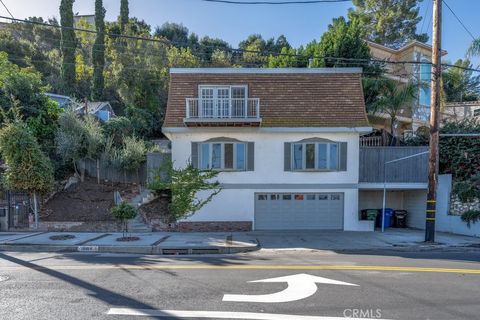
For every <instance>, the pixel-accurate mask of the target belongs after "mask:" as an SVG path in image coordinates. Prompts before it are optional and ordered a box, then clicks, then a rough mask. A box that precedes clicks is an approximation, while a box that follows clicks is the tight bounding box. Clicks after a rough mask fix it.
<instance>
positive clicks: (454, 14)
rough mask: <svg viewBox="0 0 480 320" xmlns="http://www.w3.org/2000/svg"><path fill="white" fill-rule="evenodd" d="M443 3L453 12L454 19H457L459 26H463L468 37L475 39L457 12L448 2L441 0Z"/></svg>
mask: <svg viewBox="0 0 480 320" xmlns="http://www.w3.org/2000/svg"><path fill="white" fill-rule="evenodd" d="M443 3H444V4H445V6H446V7H447V8H448V10H450V12H451V13H452V14H453V16H454V17H455V19H457V21H458V22H459V23H460V24H461V26H462V27H463V29H465V31H467V33H468V34H469V35H470V37H472V39H473V40H477V38H475V36H474V35H473V34H472V33H471V32H470V30H469V29H468V28H467V27H466V26H465V24H464V23H463V22H462V20H461V19H460V18H459V17H458V16H457V14H456V13H455V12H454V11H453V9H452V8H451V7H450V6H449V5H448V3H447V2H446V1H445V0H443Z"/></svg>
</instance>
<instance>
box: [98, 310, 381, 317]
mask: <svg viewBox="0 0 480 320" xmlns="http://www.w3.org/2000/svg"><path fill="white" fill-rule="evenodd" d="M107 314H108V315H116V316H144V317H158V318H172V317H174V318H197V319H198V318H210V319H242V320H344V319H350V318H344V317H320V316H300V315H294V314H276V313H254V312H228V311H183V310H153V309H151V310H150V309H130V308H111V309H110V310H108V312H107ZM357 319H359V320H387V319H371V318H357Z"/></svg>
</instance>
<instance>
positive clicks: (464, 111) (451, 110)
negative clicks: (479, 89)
mask: <svg viewBox="0 0 480 320" xmlns="http://www.w3.org/2000/svg"><path fill="white" fill-rule="evenodd" d="M469 118H477V119H480V101H468V102H448V103H447V104H446V105H445V107H444V110H442V120H447V119H448V120H454V121H461V120H465V119H469Z"/></svg>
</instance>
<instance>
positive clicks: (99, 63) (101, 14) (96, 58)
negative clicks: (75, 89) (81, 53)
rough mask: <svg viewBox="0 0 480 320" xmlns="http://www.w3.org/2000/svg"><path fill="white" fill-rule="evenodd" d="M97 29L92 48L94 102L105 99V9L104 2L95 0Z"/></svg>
mask: <svg viewBox="0 0 480 320" xmlns="http://www.w3.org/2000/svg"><path fill="white" fill-rule="evenodd" d="M95 29H96V31H97V37H96V38H95V43H94V45H93V48H92V60H93V90H92V98H93V100H101V99H102V98H103V90H104V86H105V80H104V78H103V69H104V67H105V8H104V7H103V1H102V0H95Z"/></svg>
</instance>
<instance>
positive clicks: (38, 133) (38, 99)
mask: <svg viewBox="0 0 480 320" xmlns="http://www.w3.org/2000/svg"><path fill="white" fill-rule="evenodd" d="M46 90H47V87H45V86H44V85H43V83H42V77H41V75H40V73H38V72H36V71H35V70H34V69H33V68H32V67H27V68H19V67H18V66H17V65H15V64H13V63H11V62H10V61H8V56H7V54H6V53H4V52H0V106H1V107H0V108H1V109H2V110H3V111H4V113H3V114H2V115H3V116H6V115H7V114H8V112H7V111H9V110H11V109H12V108H14V107H17V108H18V110H19V112H20V114H21V117H22V118H23V119H25V121H26V122H27V123H28V125H29V126H30V127H31V129H32V130H33V133H34V134H35V137H36V138H37V140H38V141H39V142H40V143H41V144H42V146H43V147H48V146H51V145H53V139H54V133H55V131H56V128H57V120H58V115H59V113H60V109H59V108H58V106H57V104H56V103H55V102H53V101H52V100H50V99H49V98H48V97H47V96H46V95H45V91H46ZM3 120H5V119H3Z"/></svg>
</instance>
